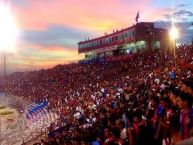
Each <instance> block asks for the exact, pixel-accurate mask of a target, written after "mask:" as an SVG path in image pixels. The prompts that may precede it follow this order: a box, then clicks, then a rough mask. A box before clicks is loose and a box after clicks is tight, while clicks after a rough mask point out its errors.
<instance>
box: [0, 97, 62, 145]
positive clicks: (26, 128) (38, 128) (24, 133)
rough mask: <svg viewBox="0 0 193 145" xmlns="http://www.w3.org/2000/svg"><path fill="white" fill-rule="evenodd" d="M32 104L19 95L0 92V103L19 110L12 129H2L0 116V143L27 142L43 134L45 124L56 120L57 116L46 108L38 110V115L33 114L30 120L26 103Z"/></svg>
mask: <svg viewBox="0 0 193 145" xmlns="http://www.w3.org/2000/svg"><path fill="white" fill-rule="evenodd" d="M30 103H31V104H30ZM32 104H33V102H29V101H25V100H24V99H23V98H21V97H16V96H12V95H5V94H3V95H2V94H0V105H5V106H9V107H13V108H14V109H16V110H18V112H19V116H18V120H16V121H17V122H16V125H15V128H12V129H7V130H2V129H3V127H2V126H1V125H2V124H1V122H2V120H1V118H0V145H21V144H27V143H29V142H30V141H31V140H34V139H36V138H37V137H40V136H43V135H45V133H46V129H47V126H48V125H49V124H50V123H51V122H53V121H56V120H57V118H58V116H57V115H56V114H55V113H52V112H48V111H47V110H46V109H45V110H41V111H39V113H38V114H39V116H33V118H31V120H29V119H27V118H26V114H27V110H28V109H27V108H28V106H27V105H32ZM21 111H22V112H21Z"/></svg>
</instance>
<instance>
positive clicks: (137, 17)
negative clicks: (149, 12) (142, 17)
mask: <svg viewBox="0 0 193 145" xmlns="http://www.w3.org/2000/svg"><path fill="white" fill-rule="evenodd" d="M138 19H139V11H138V13H137V16H136V18H135V20H136V22H137V23H138Z"/></svg>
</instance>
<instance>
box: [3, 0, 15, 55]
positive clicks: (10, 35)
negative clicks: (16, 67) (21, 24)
mask: <svg viewBox="0 0 193 145" xmlns="http://www.w3.org/2000/svg"><path fill="white" fill-rule="evenodd" d="M17 37H18V29H17V25H16V21H15V19H14V17H13V15H12V13H11V10H10V8H9V6H8V4H6V3H5V2H1V3H0V51H6V52H14V51H15V44H16V39H17Z"/></svg>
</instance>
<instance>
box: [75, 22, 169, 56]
mask: <svg viewBox="0 0 193 145" xmlns="http://www.w3.org/2000/svg"><path fill="white" fill-rule="evenodd" d="M168 38H169V36H168V30H167V29H163V28H155V26H154V23H149V22H140V23H137V24H136V25H133V26H131V27H128V28H126V29H122V30H119V31H118V30H117V31H113V33H111V34H106V35H104V36H102V37H98V38H95V39H91V40H89V39H87V40H85V41H80V42H79V43H78V52H79V54H81V53H84V54H85V59H92V58H104V57H108V56H118V55H121V54H126V53H129V52H134V53H135V52H138V51H144V50H148V51H151V50H154V49H159V48H166V46H167V45H168V42H169V41H168Z"/></svg>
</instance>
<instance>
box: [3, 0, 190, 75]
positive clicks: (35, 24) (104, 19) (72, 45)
mask: <svg viewBox="0 0 193 145" xmlns="http://www.w3.org/2000/svg"><path fill="white" fill-rule="evenodd" d="M1 1H2V0H1ZM7 1H8V2H9V4H10V7H11V12H12V13H13V15H14V18H15V20H16V22H17V26H18V28H19V32H20V33H19V34H20V35H19V38H18V41H17V45H16V52H14V53H8V54H7V67H8V71H9V72H13V71H24V70H36V69H40V68H48V67H52V66H54V65H56V64H63V63H69V62H73V61H77V60H78V59H81V58H82V57H83V56H80V55H78V52H77V42H78V41H81V40H85V38H88V37H89V38H94V37H97V36H101V35H104V33H105V32H107V33H110V32H112V31H113V29H121V28H126V27H128V26H131V25H133V24H135V16H136V14H137V12H138V11H140V21H151V22H156V26H159V27H164V28H169V27H170V20H171V14H172V0H7ZM173 1H175V2H174V14H175V15H174V16H175V20H176V22H177V26H178V27H179V28H180V34H181V35H180V40H179V42H190V41H191V39H192V38H193V27H192V26H191V25H190V24H191V23H192V22H193V1H192V0H173ZM0 41H1V40H0ZM1 56H2V54H1ZM2 62H3V59H2V57H1V68H2ZM1 70H2V69H1Z"/></svg>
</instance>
